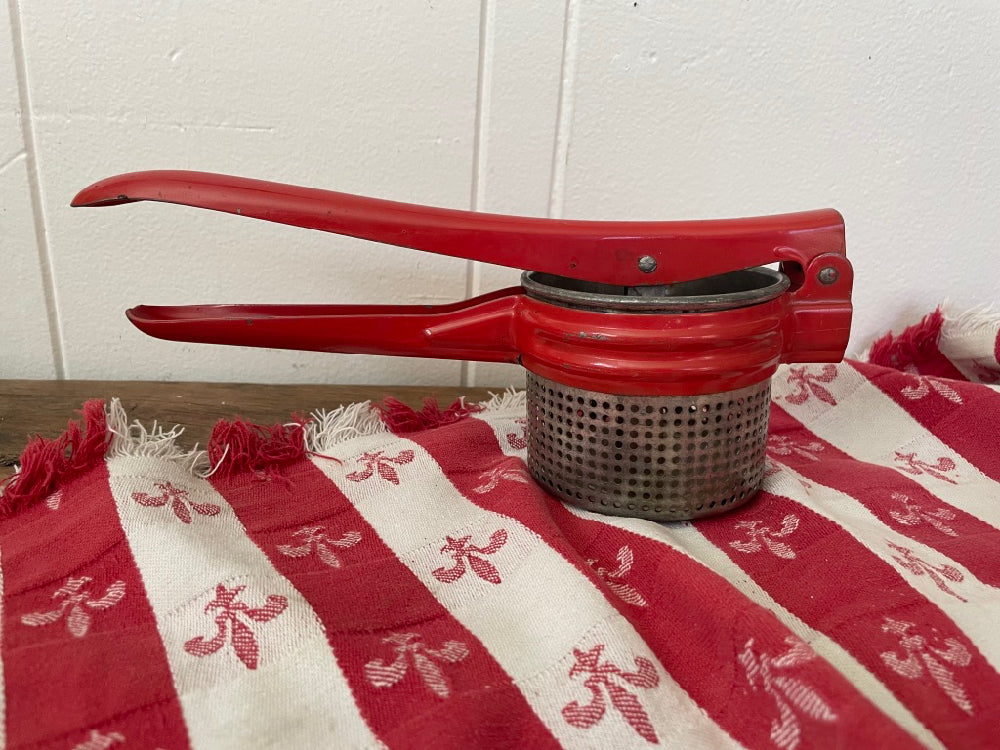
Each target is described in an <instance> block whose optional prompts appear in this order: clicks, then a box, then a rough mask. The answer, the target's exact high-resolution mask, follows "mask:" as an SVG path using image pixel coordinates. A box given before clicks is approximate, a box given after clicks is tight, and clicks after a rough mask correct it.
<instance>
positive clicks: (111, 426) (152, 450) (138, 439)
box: [105, 398, 211, 476]
mask: <svg viewBox="0 0 1000 750" xmlns="http://www.w3.org/2000/svg"><path fill="white" fill-rule="evenodd" d="M107 419H108V432H110V433H111V441H110V443H109V445H108V449H107V452H106V453H105V457H106V458H120V457H125V456H130V457H142V458H156V459H160V460H162V461H172V462H174V463H177V464H179V465H180V466H182V467H183V468H184V469H186V470H187V471H188V472H190V473H191V474H195V475H197V476H206V472H207V471H208V470H209V469H210V468H211V467H210V466H209V461H208V452H207V451H204V450H199V449H198V446H197V445H195V446H194V448H192V449H190V450H185V449H183V448H181V447H180V446H179V445H178V444H177V438H179V437H180V436H181V434H182V433H183V432H184V428H183V427H180V426H175V427H173V428H172V429H169V430H167V429H165V428H163V427H161V426H159V425H158V424H157V423H156V422H153V424H152V426H151V427H149V428H147V427H146V426H145V425H143V424H142V423H141V422H139V421H137V420H133V421H132V422H129V421H128V416H127V415H126V413H125V407H124V406H122V404H121V401H120V400H119V399H117V398H113V399H111V402H110V403H109V404H108V406H107Z"/></svg>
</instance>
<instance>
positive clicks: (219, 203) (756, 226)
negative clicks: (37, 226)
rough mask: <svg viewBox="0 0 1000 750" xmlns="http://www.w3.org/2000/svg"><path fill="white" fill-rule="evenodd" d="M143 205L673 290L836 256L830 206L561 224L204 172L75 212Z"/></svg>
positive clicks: (839, 235) (838, 243) (97, 189)
mask: <svg viewBox="0 0 1000 750" xmlns="http://www.w3.org/2000/svg"><path fill="white" fill-rule="evenodd" d="M141 200H152V201H163V202H166V203H179V204H183V205H188V206H197V207H200V208H208V209H212V210H215V211H224V212H226V213H231V214H238V215H241V216H251V217H254V218H257V219H264V220H266V221H273V222H277V223H280V224H290V225H292V226H298V227H305V228H307V229H319V230H322V231H325V232H333V233H335V234H343V235H349V236H351V237H359V238H361V239H367V240H375V241H377V242H383V243H386V244H390V245H398V246H401V247H409V248H414V249H416V250H424V251H427V252H432V253H439V254H441V255H451V256H455V257H459V258H467V259H469V260H478V261H484V262H486V263H495V264H498V265H501V266H510V267H512V268H520V269H525V270H531V271H543V272H545V273H551V274H556V275H558V276H567V277H570V278H575V279H582V280H585V281H595V282H603V283H606V284H616V285H622V286H641V285H648V284H672V283H675V282H679V281H688V280H691V279H697V278H701V277H705V276H713V275H715V274H720V273H725V272H727V271H734V270H738V269H741V268H749V267H751V266H759V265H765V264H768V263H774V262H776V261H784V262H786V263H787V262H792V263H795V264H797V265H800V266H802V267H803V268H804V267H805V266H807V265H808V264H809V263H810V261H811V260H813V259H814V258H816V257H817V256H819V255H824V254H827V255H828V254H835V255H844V254H845V245H844V220H843V218H842V217H841V215H840V214H839V213H838V212H837V211H835V210H833V209H823V210H818V211H806V212H801V213H791V214H782V215H777V216H763V217H756V218H744V219H721V220H711V221H629V222H615V221H567V220H556V219H541V218H528V217H520V216H502V215H498V214H484V213H476V212H472V211H457V210H453V209H446V208H434V207H429V206H417V205H412V204H408V203H397V202H393V201H386V200H380V199H377V198H366V197H362V196H357V195H350V194H348V193H337V192H333V191H329V190H318V189H315V188H305V187H295V186H292V185H284V184H281V183H276V182H265V181H263V180H251V179H246V178H243V177H232V176H228V175H219V174H212V173H208V172H187V171H152V172H134V173H131V174H123V175H118V176H117V177H109V178H108V179H105V180H101V181H100V182H97V183H95V184H93V185H91V186H90V187H88V188H84V189H83V190H81V191H80V193H79V194H77V196H76V197H75V198H74V199H73V205H74V206H110V205H117V204H119V203H129V202H132V201H141Z"/></svg>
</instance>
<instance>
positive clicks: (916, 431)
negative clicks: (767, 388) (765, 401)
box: [773, 364, 1000, 528]
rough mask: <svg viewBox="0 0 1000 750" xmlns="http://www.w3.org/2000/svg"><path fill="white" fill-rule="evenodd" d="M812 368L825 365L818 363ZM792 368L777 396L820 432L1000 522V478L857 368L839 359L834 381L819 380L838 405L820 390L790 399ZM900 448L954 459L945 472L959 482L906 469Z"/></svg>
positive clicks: (926, 457)
mask: <svg viewBox="0 0 1000 750" xmlns="http://www.w3.org/2000/svg"><path fill="white" fill-rule="evenodd" d="M811 371H812V372H818V371H819V369H818V368H817V367H815V366H814V367H813V368H812V369H811ZM787 373H788V371H787V370H786V369H784V368H783V369H782V370H781V371H779V373H778V376H777V377H775V379H774V390H773V393H774V397H775V400H776V401H777V402H778V403H779V404H780V405H781V407H782V408H783V409H784V410H785V411H787V412H788V413H789V414H791V415H792V416H793V417H794V418H795V419H797V420H799V421H800V422H802V424H803V425H804V426H805V427H806V428H807V429H808V430H810V431H811V432H812V433H813V434H815V435H816V436H817V437H819V438H821V439H823V440H825V441H827V442H828V443H831V444H832V445H833V446H835V447H836V448H838V449H839V450H841V451H843V452H844V453H846V454H848V455H850V456H852V457H853V458H856V459H858V460H859V461H865V462H867V463H872V464H876V465H878V466H886V467H889V468H891V469H895V470H896V471H899V473H900V474H901V475H902V476H904V477H907V478H908V479H912V480H913V481H914V482H916V483H917V484H920V485H922V486H923V487H925V488H926V489H927V490H928V491H929V492H931V493H932V494H933V495H935V496H936V497H938V498H940V499H941V500H942V501H943V502H946V503H948V504H949V505H952V506H954V507H956V508H960V509H961V510H963V511H965V512H966V513H969V514H971V515H973V516H975V517H976V518H978V519H979V520H981V521H983V522H985V523H988V524H990V525H991V526H993V527H995V528H1000V502H997V498H1000V484H998V483H997V482H994V481H993V480H992V479H990V478H989V477H987V476H986V475H985V474H983V473H982V472H981V471H979V469H977V468H976V467H975V466H973V465H972V464H970V463H969V462H968V461H967V460H965V458H963V457H962V455H961V454H959V453H956V452H955V450H954V449H952V448H951V447H949V446H947V445H945V444H944V443H943V442H941V440H939V439H938V438H937V437H935V436H934V434H933V433H931V432H930V431H928V430H927V429H925V428H924V427H923V425H921V424H920V423H919V422H917V421H916V420H915V419H914V418H913V417H911V416H910V415H909V414H907V412H906V410H905V409H903V408H902V407H901V406H899V404H897V403H896V402H895V401H893V400H892V399H891V398H890V397H889V396H887V395H886V394H884V393H883V392H882V391H881V390H879V389H878V388H877V387H876V386H874V385H872V383H871V382H870V381H869V380H868V379H867V378H865V377H864V375H862V374H861V373H860V372H858V371H857V370H856V369H854V368H853V367H850V366H848V365H846V364H845V365H839V366H838V367H837V377H836V378H835V379H834V380H833V381H832V382H830V383H819V385H820V386H822V387H823V388H825V389H826V390H827V391H829V392H830V393H831V394H832V395H833V397H834V398H835V399H836V401H837V404H836V406H832V405H829V404H826V403H824V402H823V401H821V400H820V399H818V398H816V397H815V396H814V395H810V397H809V398H807V399H806V400H805V402H804V403H802V404H795V403H792V402H790V401H789V400H788V398H787V397H788V395H789V393H792V394H794V393H795V392H796V391H795V390H794V389H792V388H790V387H789V384H788V382H787ZM928 398H931V396H928ZM949 408H951V407H949ZM954 408H956V409H960V408H961V407H960V406H955V407H954ZM984 437H986V436H984ZM990 437H992V436H990ZM897 452H898V453H900V454H904V455H905V454H910V453H915V454H916V457H917V459H919V460H922V461H925V462H927V463H929V464H932V465H933V464H936V463H937V461H938V459H940V458H949V459H951V460H952V461H954V462H955V468H954V469H952V470H951V471H944V472H939V473H941V474H942V475H943V476H946V477H947V478H948V479H950V480H952V482H955V483H956V484H952V483H950V482H948V481H945V480H944V479H939V478H938V477H935V476H933V475H932V474H929V473H926V472H924V473H920V474H913V473H910V472H909V471H904V470H903V469H904V468H908V467H907V464H906V463H905V462H904V461H902V460H899V459H897V456H896V454H897Z"/></svg>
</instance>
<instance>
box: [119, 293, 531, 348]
mask: <svg viewBox="0 0 1000 750" xmlns="http://www.w3.org/2000/svg"><path fill="white" fill-rule="evenodd" d="M521 296H522V295H521V289H520V288H519V287H515V288H511V289H505V290H501V291H499V292H494V293H493V294H488V295H484V296H482V297H478V298H476V299H473V300H468V301H466V302H458V303H455V304H452V305H438V306H431V305H426V306H425V305H409V306H405V305H189V306H181V307H160V306H150V305H141V306H139V307H135V308H132V309H131V310H129V311H128V312H127V313H126V314H127V315H128V319H129V320H130V321H131V322H132V323H133V324H134V325H135V326H136V327H137V328H138V329H139V330H141V331H143V332H144V333H147V334H149V335H150V336H155V337H156V338H160V339H167V340H169V341H193V342H197V343H203V344H229V345H232V346H254V347H265V348H271V349H298V350H304V351H314V352H341V353H345V354H390V355H395V356H401V357H435V358H439V359H467V360H477V361H481V362H516V361H517V358H518V353H517V350H516V349H515V348H514V341H513V335H512V323H513V318H514V310H515V307H516V305H517V301H518V299H520V298H521Z"/></svg>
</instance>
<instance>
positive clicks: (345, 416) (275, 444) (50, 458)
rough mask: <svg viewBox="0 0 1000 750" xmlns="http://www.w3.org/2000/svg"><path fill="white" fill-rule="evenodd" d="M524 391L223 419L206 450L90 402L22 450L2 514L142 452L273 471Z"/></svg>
mask: <svg viewBox="0 0 1000 750" xmlns="http://www.w3.org/2000/svg"><path fill="white" fill-rule="evenodd" d="M524 407H525V392H524V391H516V390H515V389H513V388H510V389H508V390H506V391H504V392H503V393H498V394H494V395H493V396H492V398H490V399H489V400H488V401H486V402H484V403H481V404H467V403H465V401H464V399H458V400H457V401H455V402H454V403H453V404H451V406H449V407H448V408H447V409H444V410H442V409H441V408H440V407H439V406H438V405H437V403H436V402H435V401H434V400H433V399H427V400H426V401H424V406H423V408H422V409H420V410H416V409H413V408H411V407H409V406H406V405H405V404H402V403H400V402H399V401H397V400H395V399H386V400H385V402H383V403H382V404H381V405H380V406H377V407H376V406H373V405H372V404H371V402H369V401H364V402H361V403H356V404H348V405H346V406H341V407H340V408H338V409H334V410H333V411H317V412H315V413H313V414H312V415H310V417H309V418H308V419H304V418H296V419H294V421H292V422H289V423H287V424H278V425H269V426H268V425H260V424H254V423H252V422H247V421H245V420H242V419H236V420H232V421H226V420H222V421H220V422H219V423H218V424H216V426H215V428H214V429H213V430H212V436H211V438H210V439H209V442H208V448H207V450H199V449H198V446H197V445H196V446H195V447H194V448H192V449H185V448H183V447H181V446H180V445H179V444H178V438H180V436H181V435H182V434H183V432H184V430H183V428H182V427H179V426H176V427H172V428H170V429H167V428H165V427H162V426H160V425H159V424H157V423H156V422H154V423H153V424H152V426H150V427H147V426H145V425H143V424H142V423H140V422H138V421H135V420H133V421H131V422H130V421H129V419H128V415H127V414H126V412H125V408H124V407H123V406H122V404H121V402H120V401H119V400H118V399H117V398H116V399H112V400H111V402H110V403H109V404H108V405H107V406H106V407H105V405H104V403H103V402H101V401H99V400H94V401H88V402H87V403H85V404H84V406H83V408H82V409H81V411H80V414H81V416H82V419H81V420H80V421H70V422H69V424H68V425H67V427H66V430H65V431H64V432H63V434H62V435H60V436H59V437H58V438H55V439H45V438H42V437H38V436H36V437H34V438H32V439H31V440H30V441H29V443H28V445H27V446H26V447H25V449H24V452H23V453H22V454H21V457H20V462H19V466H18V467H17V468H16V471H15V473H14V475H13V476H11V477H10V478H9V479H8V480H7V481H6V482H5V483H4V485H0V518H6V517H9V516H11V515H13V514H15V513H17V512H18V511H20V510H22V509H24V508H27V507H29V506H31V505H34V504H36V503H38V502H39V501H41V500H43V499H45V498H46V497H48V496H49V495H51V494H52V493H53V492H55V491H56V490H57V489H58V488H59V487H60V486H61V485H62V484H65V483H66V482H67V481H69V480H71V479H73V478H74V477H76V476H78V475H79V474H82V473H83V472H84V471H86V470H88V469H91V468H93V467H94V466H97V465H98V464H100V463H101V462H102V461H104V459H105V458H106V457H107V458H118V457H142V458H155V459H159V460H162V461H170V462H173V463H175V464H178V465H179V466H181V467H183V468H184V470H185V471H187V472H189V473H191V474H194V475H196V476H199V477H202V478H205V477H208V476H211V475H212V474H214V473H216V472H221V473H223V474H232V473H235V472H239V471H250V472H254V473H255V474H261V473H263V474H267V475H271V474H272V473H274V472H276V471H277V469H278V467H280V466H282V465H284V464H287V463H290V462H292V461H296V460H298V459H300V458H302V457H303V456H304V455H305V454H307V453H308V454H314V455H321V456H326V457H327V458H331V459H335V458H336V457H335V456H332V455H330V454H331V453H333V452H335V451H336V448H337V446H338V445H340V444H341V443H343V442H345V441H347V440H351V439H352V438H356V437H361V436H365V435H374V434H378V433H383V432H388V431H390V430H391V431H392V432H395V433H400V434H405V433H412V432H417V431H420V430H426V429H432V428H434V427H440V426H442V425H448V424H453V423H455V422H458V421H460V420H462V419H465V418H467V417H468V416H469V415H470V414H474V413H477V412H481V411H506V410H523V409H524Z"/></svg>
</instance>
